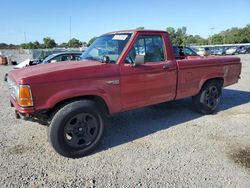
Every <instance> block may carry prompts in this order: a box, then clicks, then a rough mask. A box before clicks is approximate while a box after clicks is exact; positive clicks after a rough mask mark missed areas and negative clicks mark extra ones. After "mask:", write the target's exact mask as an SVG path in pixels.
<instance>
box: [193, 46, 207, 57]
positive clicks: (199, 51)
mask: <svg viewBox="0 0 250 188" xmlns="http://www.w3.org/2000/svg"><path fill="white" fill-rule="evenodd" d="M196 53H197V54H198V55H199V56H209V55H210V54H211V53H210V50H209V48H208V47H205V48H202V47H199V48H197V51H196Z"/></svg>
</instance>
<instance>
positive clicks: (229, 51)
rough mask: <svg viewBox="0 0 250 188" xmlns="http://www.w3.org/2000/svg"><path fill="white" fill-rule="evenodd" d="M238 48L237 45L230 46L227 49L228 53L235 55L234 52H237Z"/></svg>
mask: <svg viewBox="0 0 250 188" xmlns="http://www.w3.org/2000/svg"><path fill="white" fill-rule="evenodd" d="M236 50H237V48H236V47H232V48H228V49H227V50H226V55H234V54H236Z"/></svg>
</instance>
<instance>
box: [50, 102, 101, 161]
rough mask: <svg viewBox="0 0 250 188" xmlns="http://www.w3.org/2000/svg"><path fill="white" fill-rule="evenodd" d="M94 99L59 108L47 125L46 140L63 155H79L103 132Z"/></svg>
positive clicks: (97, 140) (89, 149) (99, 110)
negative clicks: (47, 135) (47, 137)
mask: <svg viewBox="0 0 250 188" xmlns="http://www.w3.org/2000/svg"><path fill="white" fill-rule="evenodd" d="M101 109H102V108H101V107H100V105H98V104H97V103H95V102H94V101H89V100H80V101H75V102H72V103H69V104H67V105H65V106H64V107H63V108H61V109H60V110H59V111H58V112H57V113H56V114H55V116H54V117H53V119H52V122H51V125H50V126H49V132H48V133H49V141H50V143H51V145H52V147H53V148H54V149H55V151H56V152H57V153H59V154H61V155H63V156H65V157H70V158H78V157H83V156H85V155H87V154H89V153H90V152H91V151H93V150H94V149H95V148H96V146H97V145H98V143H99V141H100V140H101V137H102V134H103V131H104V121H103V119H104V118H103V113H102V110H101Z"/></svg>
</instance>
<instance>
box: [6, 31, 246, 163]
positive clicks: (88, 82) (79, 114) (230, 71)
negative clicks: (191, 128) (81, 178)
mask: <svg viewBox="0 0 250 188" xmlns="http://www.w3.org/2000/svg"><path fill="white" fill-rule="evenodd" d="M240 73H241V63H240V58H238V57H200V58H198V57H196V58H183V59H178V60H177V59H175V56H174V52H173V47H172V45H171V42H170V39H169V35H168V33H167V32H164V31H154V30H126V31H117V32H111V33H107V34H104V35H102V36H100V37H98V38H97V39H96V40H95V42H94V43H93V44H92V45H91V46H90V47H89V48H88V49H87V50H86V51H85V52H84V53H83V54H82V56H81V60H80V61H75V62H61V63H54V64H53V63H52V64H46V65H37V66H36V67H27V68H24V69H21V70H13V71H11V72H10V73H9V79H8V83H9V87H10V94H11V97H10V101H11V105H12V106H13V107H15V109H16V116H17V117H19V118H20V117H21V118H23V119H26V120H27V119H32V120H35V121H38V122H40V123H46V124H48V125H49V128H48V129H49V131H48V132H49V141H50V143H51V145H52V147H53V148H54V149H55V150H56V151H57V152H58V153H59V154H61V155H63V156H66V157H72V158H76V157H81V156H84V155H86V154H88V153H90V152H91V151H93V149H94V148H95V147H96V146H97V145H98V143H99V141H100V139H101V137H102V134H103V130H104V125H105V117H107V116H109V115H113V114H116V113H118V112H123V111H128V110H131V109H135V108H140V107H144V106H147V105H152V104H156V103H162V102H166V101H172V100H177V99H182V98H185V97H192V98H193V104H194V107H195V108H196V109H197V110H198V111H200V112H201V113H203V114H211V113H214V112H215V111H216V110H217V107H218V105H219V103H220V100H221V90H222V88H223V87H225V86H228V85H231V84H234V83H237V82H238V79H239V78H240Z"/></svg>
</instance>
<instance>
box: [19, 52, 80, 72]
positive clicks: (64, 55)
mask: <svg viewBox="0 0 250 188" xmlns="http://www.w3.org/2000/svg"><path fill="white" fill-rule="evenodd" d="M81 55H82V52H60V53H54V54H51V55H49V56H48V57H46V58H45V59H43V60H40V59H36V60H32V61H31V60H29V59H28V60H25V61H23V62H22V63H19V64H18V65H16V66H14V69H20V68H24V67H27V66H33V65H38V64H47V63H55V62H62V61H76V60H79V59H80V56H81Z"/></svg>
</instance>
